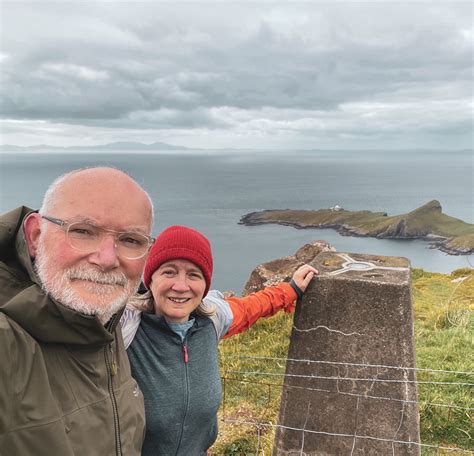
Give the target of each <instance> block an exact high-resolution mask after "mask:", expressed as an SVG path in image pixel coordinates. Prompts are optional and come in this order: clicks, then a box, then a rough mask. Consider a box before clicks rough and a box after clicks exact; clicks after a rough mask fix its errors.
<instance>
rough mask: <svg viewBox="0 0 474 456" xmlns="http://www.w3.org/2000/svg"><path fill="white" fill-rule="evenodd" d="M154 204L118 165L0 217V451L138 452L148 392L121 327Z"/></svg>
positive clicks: (83, 173)
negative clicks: (35, 208)
mask: <svg viewBox="0 0 474 456" xmlns="http://www.w3.org/2000/svg"><path fill="white" fill-rule="evenodd" d="M152 220H153V208H152V204H151V201H150V198H149V197H148V195H147V194H146V192H145V191H144V190H143V189H142V188H141V187H140V186H139V185H138V184H137V183H136V182H135V181H134V180H133V179H131V178H130V177H129V176H128V175H126V174H125V173H123V172H122V171H119V170H117V169H113V168H105V167H100V168H89V169H82V170H76V171H73V172H71V173H68V174H66V175H64V176H61V177H60V178H59V179H57V180H56V181H55V182H54V183H53V184H52V185H51V186H50V188H49V189H48V191H47V192H46V194H45V197H44V200H43V205H42V207H41V209H40V210H39V212H32V211H31V210H29V209H28V208H25V207H22V208H19V209H16V210H14V211H12V212H9V213H7V214H5V215H3V216H1V217H0V363H1V366H2V367H1V371H0V454H5V455H7V454H8V455H22V456H27V455H35V456H39V455H43V454H45V455H48V456H70V455H71V456H72V455H76V456H77V455H87V456H94V455H97V456H99V455H100V456H104V455H107V456H109V455H117V456H118V455H120V456H121V455H124V456H125V455H126V456H129V455H139V454H140V450H141V445H142V440H143V435H144V406H143V396H142V394H141V392H140V390H139V388H138V386H137V384H136V382H135V380H133V379H132V377H131V375H130V366H129V362H128V358H127V355H126V352H125V349H124V346H123V341H122V335H121V330H120V325H119V320H120V316H121V313H122V311H123V308H124V306H125V303H126V302H127V300H128V299H129V297H130V296H132V295H133V294H134V293H135V291H136V290H137V288H138V286H139V283H140V279H141V274H142V270H143V267H144V263H145V259H146V255H147V253H148V250H149V248H150V246H151V244H152V242H153V240H152V238H151V237H150V232H151V226H152Z"/></svg>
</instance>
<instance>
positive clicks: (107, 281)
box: [35, 237, 140, 324]
mask: <svg viewBox="0 0 474 456" xmlns="http://www.w3.org/2000/svg"><path fill="white" fill-rule="evenodd" d="M35 269H36V273H37V274H38V277H39V279H40V281H41V286H42V288H43V290H44V291H45V292H46V293H48V294H49V295H50V296H51V297H52V298H53V299H55V300H56V301H58V302H60V303H61V304H63V305H64V306H66V307H69V308H70V309H72V310H75V311H77V312H79V313H82V314H85V315H96V316H97V317H98V318H99V320H100V321H101V322H102V323H103V324H105V323H106V322H107V321H109V320H110V318H111V317H112V315H113V314H115V313H116V312H118V311H119V310H120V309H121V308H123V307H125V304H126V303H127V301H128V300H129V299H130V297H131V296H132V295H133V294H134V293H135V292H136V291H137V289H138V286H139V284H140V279H137V280H136V281H131V280H130V279H128V277H127V276H126V275H125V274H124V273H123V272H101V271H99V270H98V269H97V268H96V267H94V266H89V265H86V264H80V265H77V266H74V267H71V268H69V269H66V270H55V268H54V258H49V256H48V254H47V253H46V249H45V244H44V242H43V240H42V239H41V237H40V239H39V243H38V251H37V256H36V259H35ZM73 280H82V281H83V282H82V283H83V286H84V287H85V289H86V290H87V292H88V293H91V294H94V295H95V299H94V300H93V301H92V302H91V301H85V300H83V299H82V298H81V297H80V296H78V294H77V293H76V291H75V290H74V289H73V288H72V287H71V281H73ZM117 287H119V288H120V289H121V290H122V291H121V293H120V294H119V295H118V296H116V297H114V298H111V297H110V294H111V293H113V294H114V295H115V294H116V292H117Z"/></svg>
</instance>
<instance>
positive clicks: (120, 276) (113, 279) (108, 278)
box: [66, 267, 128, 287]
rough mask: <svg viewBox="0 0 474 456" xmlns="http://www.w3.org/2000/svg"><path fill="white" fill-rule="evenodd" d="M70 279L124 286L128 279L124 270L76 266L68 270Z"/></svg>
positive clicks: (67, 273) (67, 275)
mask: <svg viewBox="0 0 474 456" xmlns="http://www.w3.org/2000/svg"><path fill="white" fill-rule="evenodd" d="M66 277H67V278H68V279H69V280H87V281H89V282H95V283H98V284H101V285H119V286H121V287H124V286H125V285H127V283H128V279H127V277H126V276H125V274H124V273H123V272H100V271H97V270H96V269H86V268H82V267H76V268H72V269H69V270H68V271H67V272H66Z"/></svg>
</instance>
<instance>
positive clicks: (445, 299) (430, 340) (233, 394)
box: [211, 268, 474, 456]
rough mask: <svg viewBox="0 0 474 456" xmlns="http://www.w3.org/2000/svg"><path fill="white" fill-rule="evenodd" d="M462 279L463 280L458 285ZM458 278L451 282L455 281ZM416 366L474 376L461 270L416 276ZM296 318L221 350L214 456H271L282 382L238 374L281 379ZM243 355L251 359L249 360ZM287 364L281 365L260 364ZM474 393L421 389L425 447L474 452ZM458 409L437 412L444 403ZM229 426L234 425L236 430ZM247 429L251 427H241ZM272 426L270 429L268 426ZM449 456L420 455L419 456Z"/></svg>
mask: <svg viewBox="0 0 474 456" xmlns="http://www.w3.org/2000/svg"><path fill="white" fill-rule="evenodd" d="M458 279H463V280H461V281H458ZM453 280H454V282H453ZM412 287H413V299H414V313H415V344H416V355H417V367H419V368H425V369H431V370H448V371H458V372H473V371H474V359H473V356H472V353H473V346H474V340H473V337H474V336H473V335H474V314H473V311H474V274H473V270H472V269H468V268H464V269H460V270H457V271H454V272H453V273H452V274H450V275H445V274H438V273H430V272H425V271H423V270H421V269H414V270H413V271H412ZM292 321H293V316H292V315H287V314H284V313H279V314H277V315H276V316H274V317H272V318H270V319H262V320H260V321H259V322H257V324H255V325H254V326H253V327H252V328H251V329H250V330H249V331H247V332H246V333H243V334H240V335H238V336H234V337H232V338H229V339H227V340H225V341H223V342H222V343H221V345H220V348H219V350H220V356H221V372H222V377H223V381H222V382H223V395H224V397H223V403H222V406H221V409H220V411H219V417H220V418H221V419H222V420H225V421H226V422H224V423H221V424H220V432H219V438H218V440H217V442H216V444H215V445H214V446H213V448H212V453H211V454H214V455H222V454H224V455H249V456H250V455H255V456H257V455H268V454H271V452H272V446H273V439H274V429H273V428H272V427H271V426H270V425H271V424H276V423H277V422H278V414H279V407H280V395H281V386H282V382H283V376H281V375H276V376H271V375H268V376H255V375H250V374H248V375H245V374H241V373H239V372H247V373H248V372H267V373H269V374H284V372H285V367H286V363H285V361H284V359H285V358H286V356H287V353H288V346H289V339H290V334H291V326H292ZM245 356H249V357H252V358H249V359H246V358H245ZM255 357H269V358H283V360H274V359H272V360H270V359H255ZM417 377H418V380H420V381H422V380H425V381H451V382H456V383H473V377H472V375H467V374H453V373H433V372H423V371H419V372H418V373H417ZM473 393H474V391H473V389H472V388H471V387H465V386H460V385H453V386H446V385H433V384H419V385H418V396H419V398H418V399H419V401H420V406H419V411H420V424H421V442H422V443H424V444H429V445H435V446H444V447H450V448H452V449H453V450H450V451H449V452H446V454H450V455H451V456H456V454H463V455H464V454H466V453H465V452H456V451H455V450H454V449H455V448H459V449H464V450H465V449H470V450H471V451H472V450H473V445H472V442H473V439H474V419H473V418H474V417H473V414H472V410H468V409H469V408H471V409H472V408H473V407H474V404H473V400H472V397H473V396H474V394H473ZM436 404H441V405H449V406H454V407H453V408H449V407H440V406H439V405H436ZM227 421H231V422H234V424H232V423H229V422H227ZM243 422H245V423H249V424H246V425H243V424H239V423H243ZM265 425H268V426H265ZM430 454H444V453H443V452H442V450H435V451H434V452H433V451H432V450H430V449H425V448H423V449H422V455H430Z"/></svg>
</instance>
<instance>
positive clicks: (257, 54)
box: [0, 0, 474, 149]
mask: <svg viewBox="0 0 474 456" xmlns="http://www.w3.org/2000/svg"><path fill="white" fill-rule="evenodd" d="M0 4H1V27H2V31H1V35H0V36H1V51H0V62H1V81H0V82H1V88H0V91H1V92H0V103H1V104H0V116H1V117H2V135H1V143H2V144H15V145H33V144H42V143H43V144H50V145H58V146H59V145H60V146H69V145H93V144H103V143H108V142H113V141H140V142H144V143H152V142H154V141H163V142H168V143H171V144H178V145H184V146H188V147H201V148H226V147H242V148H243V147H245V148H247V147H250V148H266V149H270V148H277V147H278V148H289V149H291V148H380V149H387V148H388V149H394V148H395V149H396V148H420V147H423V148H433V147H434V148H472V147H473V144H472V141H473V48H474V46H473V37H474V28H473V6H472V2H471V1H466V2H455V1H450V0H444V1H438V2H437V1H435V0H429V1H418V2H413V1H409V2H401V1H384V0H377V1H370V2H359V1H334V0H333V1H331V2H321V1H317V0H316V1H315V0H313V1H311V2H299V1H295V0H291V1H289V0H288V1H280V2H269V1H265V0H254V1H240V2H230V1H228V0H225V1H224V0H223V1H207V2H202V1H188V2H180V1H173V2H171V1H170V2H164V1H161V2H160V1H154V2H139V3H137V2H124V1H121V2H116V1H102V2H91V1H81V2H73V1H53V2H39V1H34V2H19V1H1V3H0Z"/></svg>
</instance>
